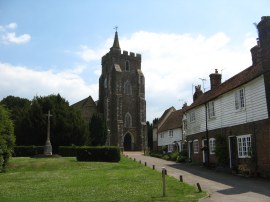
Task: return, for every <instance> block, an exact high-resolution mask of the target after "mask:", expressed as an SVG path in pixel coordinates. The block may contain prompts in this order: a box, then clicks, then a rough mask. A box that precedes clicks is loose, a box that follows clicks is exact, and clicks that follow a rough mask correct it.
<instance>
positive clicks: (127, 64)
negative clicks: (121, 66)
mask: <svg viewBox="0 0 270 202" xmlns="http://www.w3.org/2000/svg"><path fill="white" fill-rule="evenodd" d="M129 70H130V68H129V61H128V60H127V61H126V66H125V71H126V72H129Z"/></svg>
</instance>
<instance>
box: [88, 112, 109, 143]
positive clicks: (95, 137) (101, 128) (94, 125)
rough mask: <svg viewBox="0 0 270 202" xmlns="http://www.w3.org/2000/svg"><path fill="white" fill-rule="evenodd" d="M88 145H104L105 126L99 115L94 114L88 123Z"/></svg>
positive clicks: (105, 136)
mask: <svg viewBox="0 0 270 202" xmlns="http://www.w3.org/2000/svg"><path fill="white" fill-rule="evenodd" d="M89 130H90V141H89V142H90V144H91V145H92V146H101V145H105V143H106V139H107V126H106V123H105V121H104V119H103V116H102V115H101V114H98V113H96V114H94V115H93V116H92V118H91V120H90V123H89Z"/></svg>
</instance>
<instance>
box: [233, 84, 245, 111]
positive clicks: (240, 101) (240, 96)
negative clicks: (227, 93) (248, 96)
mask: <svg viewBox="0 0 270 202" xmlns="http://www.w3.org/2000/svg"><path fill="white" fill-rule="evenodd" d="M234 97H235V109H236V110H242V109H245V106H246V102H245V89H244V88H241V89H238V90H237V91H235V94H234Z"/></svg>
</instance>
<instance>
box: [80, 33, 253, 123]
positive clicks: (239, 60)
mask: <svg viewBox="0 0 270 202" xmlns="http://www.w3.org/2000/svg"><path fill="white" fill-rule="evenodd" d="M253 38H255V37H253ZM119 39H120V46H121V48H122V50H129V51H132V52H138V53H141V54H142V71H143V72H144V75H145V78H146V100H147V119H148V120H149V121H151V120H152V119H153V118H155V117H158V116H161V114H162V113H163V111H164V110H165V109H167V108H169V107H171V106H174V107H176V108H178V109H179V108H180V107H181V106H182V104H183V101H186V102H188V103H189V104H190V103H191V102H192V91H193V90H192V86H193V85H198V84H201V85H202V81H201V80H200V79H199V78H204V79H206V82H205V83H204V87H205V89H206V90H209V86H210V81H209V74H211V73H213V72H214V71H215V69H218V70H219V72H222V77H223V78H222V80H223V81H224V80H227V79H228V78H230V77H231V76H233V75H235V74H237V73H238V72H240V71H242V70H243V69H245V68H247V67H249V66H250V65H251V56H250V52H249V49H250V48H251V47H252V46H253V45H255V43H254V40H252V36H250V35H247V36H246V38H244V39H243V42H242V45H240V46H233V45H232V44H230V38H229V36H227V35H226V34H225V33H222V32H219V33H216V34H214V35H212V36H209V37H206V36H202V35H191V34H164V33H151V32H144V31H140V32H136V33H134V34H132V35H131V36H130V37H121V35H120V36H119ZM112 42H113V39H108V40H107V41H106V43H104V46H103V47H102V48H99V49H97V50H95V49H93V48H88V47H86V46H83V48H82V49H81V52H80V56H81V57H82V58H83V59H84V60H85V61H92V60H100V59H101V57H102V56H103V55H105V54H106V53H107V52H108V51H109V47H110V45H112ZM179 100H181V101H179Z"/></svg>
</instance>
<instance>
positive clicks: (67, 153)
mask: <svg viewBox="0 0 270 202" xmlns="http://www.w3.org/2000/svg"><path fill="white" fill-rule="evenodd" d="M58 151H59V152H58V153H59V155H61V156H64V157H77V161H103V162H119V161H120V149H119V147H113V146H111V147H106V146H100V147H91V146H82V147H76V146H59V148H58ZM43 152H44V147H43V146H15V147H14V153H13V156H14V157H32V156H35V155H38V154H43Z"/></svg>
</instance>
